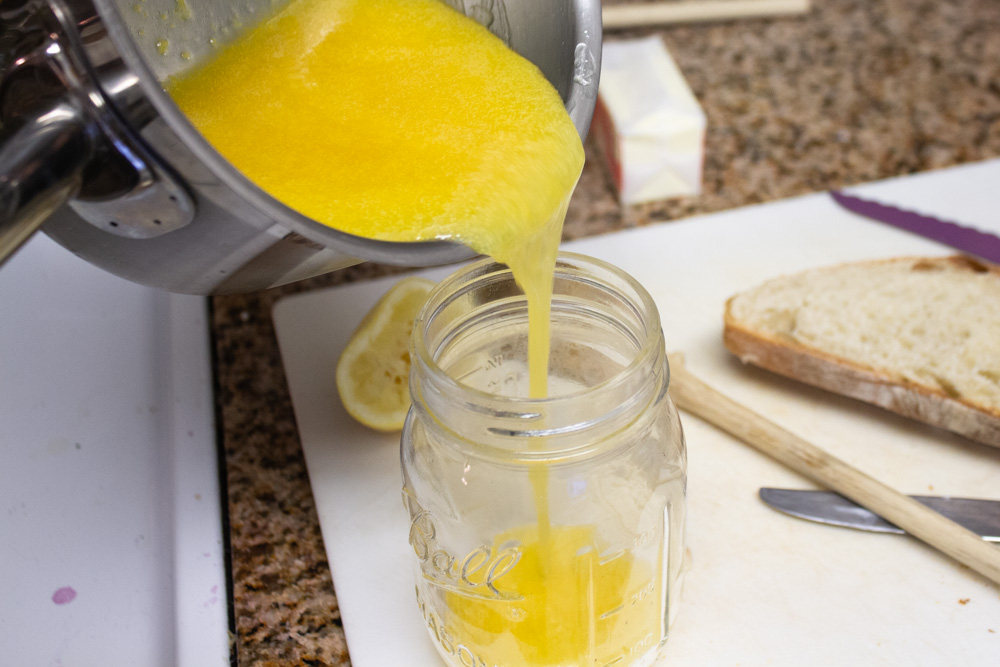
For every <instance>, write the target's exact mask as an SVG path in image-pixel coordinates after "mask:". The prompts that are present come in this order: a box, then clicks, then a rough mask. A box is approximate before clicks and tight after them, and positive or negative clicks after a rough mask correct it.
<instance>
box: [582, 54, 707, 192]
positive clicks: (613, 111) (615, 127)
mask: <svg viewBox="0 0 1000 667" xmlns="http://www.w3.org/2000/svg"><path fill="white" fill-rule="evenodd" d="M705 124H706V122H705V113H704V111H702V109H701V106H700V105H699V104H698V100H697V99H695V96H694V93H692V92H691V88H690V87H689V86H688V84H687V81H685V80H684V75H683V74H681V71H680V69H679V68H678V67H677V64H676V63H674V60H673V58H671V57H670V54H669V53H668V52H667V49H666V47H665V46H664V44H663V41H662V40H661V39H660V38H659V37H649V38H646V39H637V40H629V41H621V42H608V43H605V44H604V50H603V55H602V59H601V84H600V90H599V94H598V98H597V107H596V109H595V110H594V120H593V123H592V125H591V132H593V133H594V138H595V140H596V141H597V144H598V147H599V148H600V150H601V153H602V155H603V157H604V159H605V161H606V162H607V167H608V171H609V172H610V173H611V177H612V180H613V181H614V184H615V188H616V189H617V191H618V198H619V200H620V201H621V202H622V203H623V204H637V203H640V202H646V201H652V200H657V199H668V198H671V197H679V196H684V195H697V194H699V193H701V170H702V163H703V161H704V153H705Z"/></svg>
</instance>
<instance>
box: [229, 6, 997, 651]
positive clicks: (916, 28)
mask: <svg viewBox="0 0 1000 667" xmlns="http://www.w3.org/2000/svg"><path fill="white" fill-rule="evenodd" d="M750 1H752V0H750ZM605 4H615V3H614V2H612V1H608V0H606V2H605ZM814 5H815V6H814V8H813V10H812V11H811V12H810V13H809V14H808V15H806V16H803V17H797V18H784V19H775V20H752V21H750V20H748V21H739V22H730V23H722V24H711V25H708V24H705V25H688V26H683V27H673V28H668V29H660V30H649V29H647V30H643V31H636V32H634V33H612V34H609V35H607V36H606V37H607V38H608V39H619V38H623V37H628V36H639V35H647V34H659V35H662V37H663V39H664V40H665V42H666V44H667V46H668V48H669V49H670V51H671V53H672V54H673V56H674V58H675V59H676V61H677V63H678V64H679V65H680V67H681V69H682V70H683V72H684V74H685V76H686V77H687V79H688V82H689V83H690V84H691V87H692V89H693V90H694V93H695V95H696V96H697V97H698V99H699V101H700V102H701V104H702V107H703V108H704V110H705V113H706V114H707V116H708V131H707V136H706V147H705V156H706V157H705V168H704V193H703V194H702V195H701V196H699V197H697V198H689V199H682V200H674V201H669V202H661V203H654V204H646V205H642V206H638V207H631V208H627V209H624V210H623V209H622V207H620V206H619V205H618V204H617V203H616V202H615V199H614V195H613V193H612V191H611V190H610V187H609V185H608V180H607V178H606V176H605V174H604V172H603V171H602V169H601V167H600V164H599V160H598V159H597V157H596V155H595V154H594V151H593V147H592V146H591V145H590V143H589V142H588V145H587V153H588V163H587V166H586V168H585V170H584V173H583V176H582V178H581V181H580V184H579V186H578V188H577V191H576V193H575V195H574V198H573V201H572V204H571V206H570V211H569V217H568V219H567V221H566V227H565V237H566V238H577V237H582V236H590V235H595V234H602V233H606V232H610V231H614V230H617V229H622V228H625V227H633V226H637V225H645V224H654V223H655V224H669V222H668V221H669V220H674V219H678V218H682V217H686V216H690V215H693V214H698V213H707V212H712V211H718V210H722V209H727V208H733V207H736V206H741V205H745V204H750V203H754V202H762V201H769V200H773V199H780V198H784V197H789V196H793V195H798V194H803V193H807V192H812V191H817V190H825V189H829V188H835V187H841V186H844V185H849V184H852V183H859V182H864V181H870V180H875V179H880V178H886V177H890V176H897V175H902V174H908V173H913V172H918V171H926V170H931V169H937V168H941V167H946V166H950V165H954V164H959V163H963V162H972V161H977V160H983V159H987V158H993V157H998V156H1000V3H997V2H996V1H995V0H951V1H947V0H929V1H918V0H881V1H879V0H818V1H817V2H814ZM395 270H397V269H391V268H389V267H385V266H378V265H374V264H364V265H360V266H358V267H354V268H351V269H346V270H343V271H339V272H336V273H333V274H330V275H327V276H323V277H320V278H315V279H312V280H308V281H304V282H302V283H298V284H296V285H292V286H287V287H283V288H278V289H274V290H268V291H266V292H261V293H254V294H248V295H239V296H226V297H216V298H215V299H214V300H213V310H214V314H213V334H214V340H215V353H216V359H215V367H216V381H217V387H216V391H217V404H218V416H219V422H220V423H219V428H220V432H221V437H222V445H223V448H224V462H225V468H226V469H225V480H226V482H227V485H228V490H227V494H228V495H227V498H228V508H229V523H230V525H229V528H230V542H231V563H232V591H233V598H234V609H235V617H236V637H235V646H236V650H237V654H238V659H239V663H240V664H241V665H261V666H277V665H281V666H285V665H294V666H298V665H349V664H350V658H349V653H348V647H347V645H346V643H345V641H344V633H343V628H342V625H341V619H340V614H339V611H338V608H337V597H336V587H335V586H336V582H334V581H332V580H331V576H330V570H329V567H328V565H327V561H326V554H325V551H324V548H323V540H322V536H321V535H320V530H319V523H318V521H317V517H316V509H315V506H314V503H313V497H312V492H311V489H310V486H309V479H308V476H307V474H306V468H305V463H304V460H303V457H302V451H301V447H300V445H299V441H298V435H297V432H296V427H295V420H294V416H293V413H292V406H291V402H290V399H289V395H288V389H287V386H286V383H285V376H284V373H283V370H282V367H281V360H280V358H279V354H278V347H277V343H276V341H275V337H274V330H273V327H272V323H271V307H272V306H273V304H274V303H275V301H277V300H278V299H279V298H281V297H282V296H285V295H287V294H291V293H295V292H300V291H304V290H310V289H316V288H321V287H328V286H331V285H336V284H340V283H343V282H348V281H353V280H361V279H365V278H369V277H373V276H377V275H385V274H387V273H390V272H392V271H395Z"/></svg>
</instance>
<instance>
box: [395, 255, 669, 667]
mask: <svg viewBox="0 0 1000 667" xmlns="http://www.w3.org/2000/svg"><path fill="white" fill-rule="evenodd" d="M527 331H528V323H527V304H526V301H525V298H524V296H523V294H522V292H521V290H520V289H519V288H518V287H517V286H516V284H515V283H514V280H513V278H512V277H511V274H510V271H509V270H508V269H507V268H506V267H504V266H503V265H500V264H497V263H495V262H493V261H492V260H484V261H481V262H478V263H475V264H473V265H470V266H468V267H466V268H464V269H461V270H459V271H458V272H457V273H455V274H453V275H452V276H450V277H449V278H447V279H445V280H444V281H443V282H442V283H441V284H440V285H439V286H438V287H437V288H435V290H434V291H433V292H432V293H431V295H430V297H429V299H428V301H427V303H426V304H425V306H424V307H423V309H422V311H421V314H420V315H419V316H418V317H417V321H416V323H415V325H414V333H413V345H412V353H411V354H412V371H411V376H410V391H411V393H412V396H413V408H412V409H411V411H410V414H409V417H408V418H407V423H406V426H405V427H404V430H403V436H402V463H403V484H404V488H403V501H404V503H405V505H406V508H407V510H408V511H409V515H410V531H409V541H410V545H411V546H412V549H413V553H414V560H415V563H416V570H417V577H416V593H417V603H418V605H419V608H420V611H421V613H422V615H423V618H424V621H425V623H426V625H427V629H428V631H429V633H430V635H431V638H432V640H433V642H434V644H435V646H436V648H437V650H438V652H439V653H440V654H441V656H442V657H443V658H444V660H445V662H446V663H447V664H448V665H451V666H476V667H479V666H484V667H494V666H503V667H512V666H514V665H522V666H525V667H543V666H544V667H550V666H570V665H574V666H575V665H598V666H603V665H609V664H614V665H616V667H626V666H627V665H633V666H636V665H649V664H651V663H652V662H653V661H654V660H655V659H656V657H657V655H658V653H659V652H660V650H661V649H662V648H663V646H664V643H665V642H666V638H667V631H668V628H669V624H670V622H671V621H672V620H673V617H674V614H675V613H676V606H677V602H678V593H679V584H680V575H681V561H682V559H683V554H684V505H685V483H686V473H685V467H686V454H685V446H684V437H683V434H682V431H681V425H680V421H679V419H678V416H677V412H676V411H675V409H674V406H673V404H672V403H671V401H670V398H669V396H668V395H667V385H668V382H669V369H668V366H667V358H666V354H665V351H664V343H663V334H662V332H661V329H660V320H659V315H658V313H657V311H656V306H655V304H654V303H653V301H652V299H651V298H650V296H649V294H648V293H647V292H646V291H645V290H644V289H643V288H642V287H641V286H640V285H639V284H637V283H636V282H635V281H634V280H633V279H632V278H631V277H629V276H628V275H626V274H625V273H623V272H622V271H620V270H618V269H616V268H614V267H612V266H610V265H608V264H605V263H603V262H600V261H598V260H594V259H590V258H587V257H583V256H579V255H570V254H561V255H560V258H559V262H558V265H557V267H556V275H555V281H554V293H553V300H552V316H551V342H552V347H551V356H550V360H549V397H548V398H545V399H531V398H528V377H527V376H528V370H527V369H528V365H527V350H528V342H527Z"/></svg>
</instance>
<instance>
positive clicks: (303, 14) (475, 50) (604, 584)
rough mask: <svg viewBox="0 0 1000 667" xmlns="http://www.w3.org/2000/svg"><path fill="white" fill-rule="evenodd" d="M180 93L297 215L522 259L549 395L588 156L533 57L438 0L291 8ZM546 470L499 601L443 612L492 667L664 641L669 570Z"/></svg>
mask: <svg viewBox="0 0 1000 667" xmlns="http://www.w3.org/2000/svg"><path fill="white" fill-rule="evenodd" d="M168 89H169V92H170V94H171V95H172V97H173V99H174V100H175V101H176V102H177V104H178V105H179V106H180V108H181V109H182V110H183V111H184V112H185V113H186V114H187V116H188V117H189V118H190V120H191V121H192V122H193V123H194V125H195V126H196V127H197V128H198V129H199V130H200V131H201V132H202V134H203V135H204V136H205V137H206V138H207V140H208V141H209V142H210V143H211V144H212V145H213V146H214V147H215V148H216V149H217V150H218V151H219V152H220V153H221V154H222V155H223V156H225V157H226V158H227V159H228V160H229V161H230V162H231V163H232V164H233V165H234V166H235V167H236V168H238V169H239V170H240V171H241V172H242V173H243V174H244V175H245V176H246V177H247V178H249V179H250V180H251V181H253V182H254V183H256V184H257V185H258V186H260V187H261V188H262V189H263V190H265V191H266V192H268V193H269V194H270V195H272V196H273V197H275V198H277V199H278V200H280V201H281V202H283V203H285V204H286V205H288V206H289V207H291V208H293V209H295V210H297V211H299V212H300V213H302V214H304V215H306V216H308V217H310V218H312V219H314V220H316V221H319V222H321V223H324V224H327V225H329V226H331V227H334V228H336V229H339V230H341V231H344V232H348V233H350V234H355V235H358V236H362V237H366V238H371V239H381V240H390V241H420V240H428V239H453V240H457V241H460V242H462V243H464V244H466V245H468V246H470V247H471V248H472V249H474V250H475V251H477V252H480V253H483V254H487V255H490V256H491V257H493V258H494V259H496V260H497V261H499V262H502V263H504V264H506V265H507V266H509V267H510V268H511V271H512V273H513V275H514V278H515V280H516V281H517V282H518V284H519V285H521V287H522V288H523V289H524V291H525V294H526V298H527V301H528V306H529V329H530V330H529V346H530V351H529V366H530V373H529V374H530V378H531V382H530V385H531V395H532V396H534V397H544V396H546V395H547V377H548V356H549V307H550V303H551V298H552V276H553V271H554V267H555V258H556V252H557V249H558V245H559V240H560V236H561V231H562V223H563V219H564V218H565V214H566V206H567V203H568V201H569V197H570V195H571V193H572V190H573V188H574V186H575V184H576V181H577V179H578V178H579V175H580V171H581V169H582V166H583V160H584V155H583V148H582V145H581V142H580V139H579V136H578V134H577V131H576V128H575V127H574V125H573V123H572V121H571V120H570V118H569V116H568V115H567V113H566V111H565V109H564V107H563V104H562V101H561V100H560V98H559V95H558V93H557V92H556V91H555V90H554V89H553V88H552V86H551V84H549V82H548V81H547V80H546V79H545V78H544V76H543V75H542V74H541V72H540V71H539V70H538V69H537V68H536V67H535V66H534V65H533V64H531V63H530V62H528V61H527V60H525V59H524V58H522V57H521V56H519V55H517V54H516V53H514V52H513V51H511V50H510V49H508V48H507V47H506V46H505V45H504V44H503V43H502V42H501V41H500V40H498V39H497V38H496V37H494V36H493V35H492V34H491V33H490V32H489V31H488V30H486V29H485V28H483V27H482V26H480V25H479V24H477V23H476V22H474V21H472V20H470V19H468V18H466V17H464V16H462V15H461V14H459V13H457V12H455V11H453V10H451V9H450V8H448V7H446V6H445V5H443V4H442V3H441V2H439V1H438V0H292V1H291V2H290V3H288V4H287V5H286V6H285V7H284V8H283V9H282V10H280V11H279V12H277V13H276V14H275V15H274V16H272V17H270V18H268V19H266V20H264V21H263V22H261V23H260V25H258V26H257V27H256V28H254V29H253V30H251V31H250V32H249V33H248V34H247V35H245V36H244V37H242V38H240V39H239V40H237V41H236V42H234V43H233V44H231V45H229V46H227V47H226V48H225V49H223V50H222V51H220V53H219V54H218V55H217V56H216V57H215V58H214V59H212V60H210V61H209V62H207V63H205V64H204V65H202V66H200V67H198V68H196V69H195V70H194V71H192V72H190V73H188V74H185V75H184V76H183V77H180V78H178V79H176V80H172V81H171V82H170V84H169V86H168ZM540 446H544V443H540ZM547 476H548V473H547V470H546V469H545V468H544V467H543V466H538V467H537V468H536V469H535V470H533V471H532V473H531V480H532V485H533V488H534V494H535V504H536V508H537V514H538V523H537V525H533V526H527V527H524V528H522V529H519V530H517V531H514V532H512V533H510V534H507V535H503V536H499V537H497V543H498V544H499V543H507V542H510V541H511V540H515V541H516V542H517V543H518V544H519V545H520V549H521V557H520V560H519V562H518V563H517V564H516V566H515V567H513V568H512V569H511V570H510V571H509V572H507V573H506V574H505V575H504V577H503V578H502V579H500V580H499V581H497V582H495V585H496V587H497V588H498V590H500V591H503V593H504V595H503V596H502V599H498V600H485V599H480V598H469V597H464V596H462V595H460V594H455V593H451V592H445V591H442V592H441V595H443V596H445V600H446V608H447V609H448V610H449V613H448V618H444V619H441V623H442V624H443V625H444V626H445V627H447V628H449V630H448V632H449V633H450V635H451V636H453V637H455V639H456V640H457V641H460V642H462V644H463V646H465V647H466V650H467V651H474V652H475V653H476V654H477V655H480V656H488V657H489V664H490V665H493V664H496V665H510V666H513V665H525V666H532V667H533V666H543V665H544V666H550V665H553V666H554V665H583V664H601V665H603V664H604V662H602V660H608V661H610V660H614V659H615V658H616V657H618V656H623V655H624V656H628V655H629V654H628V650H629V647H633V650H634V647H635V646H636V645H639V646H645V645H648V639H647V640H645V644H644V643H643V641H644V638H646V637H647V635H656V637H657V638H658V637H659V634H658V633H657V632H656V629H657V624H658V623H661V622H662V620H661V619H659V618H657V613H658V604H657V603H655V602H654V600H655V598H657V597H658V596H657V595H655V594H649V595H648V596H647V595H643V591H645V590H646V589H645V588H643V587H644V586H646V585H647V582H654V584H650V585H655V586H656V587H657V589H658V588H659V586H660V585H661V584H660V582H659V579H658V578H657V576H658V575H657V574H655V573H654V572H653V571H652V568H651V567H649V566H648V565H646V564H639V563H635V562H633V561H634V559H633V558H632V556H631V555H630V554H629V553H627V552H622V553H621V554H619V555H618V556H617V557H614V558H611V559H610V560H608V559H607V557H599V556H598V550H597V547H598V545H596V544H595V539H596V536H595V531H594V529H593V527H566V526H557V527H550V526H549V519H548V502H549V501H548V484H547ZM636 596H641V598H642V599H641V601H640V600H639V599H637V598H636ZM431 629H432V634H436V633H437V629H436V628H434V627H432V628H431ZM438 640H439V642H440V636H438ZM439 650H440V646H439ZM470 655H471V653H470ZM462 659H464V657H463V658H462ZM477 664H478V663H477ZM622 664H627V662H623V663H622Z"/></svg>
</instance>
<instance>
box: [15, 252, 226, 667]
mask: <svg viewBox="0 0 1000 667" xmlns="http://www.w3.org/2000/svg"><path fill="white" fill-rule="evenodd" d="M207 316H208V309H207V306H206V301H205V299H204V298H201V297H194V296H187V295H178V294H168V293H167V292H164V291H162V290H156V289H152V288H149V287H144V286H142V285H136V284H134V283H130V282H127V281H125V280H122V279H121V278H118V277H116V276H113V275H111V274H109V273H106V272H104V271H102V270H101V269H98V268H96V267H94V266H91V265H89V264H87V263H86V262H84V261H83V260H82V259H80V258H78V257H75V256H74V255H73V254H71V253H70V252H69V251H68V250H66V249H65V248H63V247H61V246H59V245H57V244H56V243H55V242H54V241H51V240H49V239H48V238H46V237H44V236H42V235H36V236H35V238H33V239H32V240H31V241H30V242H29V243H28V244H27V245H25V246H24V247H23V248H21V250H19V251H18V253H17V254H16V255H15V256H14V257H13V258H11V259H10V260H9V261H8V262H7V264H5V265H4V266H3V268H2V269H0V666H3V667H8V666H10V667H50V666H52V667H55V666H63V667H91V666H93V667H98V666H99V667H224V666H225V665H228V664H229V636H228V631H229V623H228V612H227V604H226V599H227V596H226V573H225V565H224V564H225V561H224V560H223V543H222V540H223V535H222V504H221V498H220V495H219V472H218V466H217V457H218V454H217V449H216V440H215V425H214V418H213V416H214V413H213V408H214V405H213V400H212V365H211V354H210V350H209V336H208V317H207Z"/></svg>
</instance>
